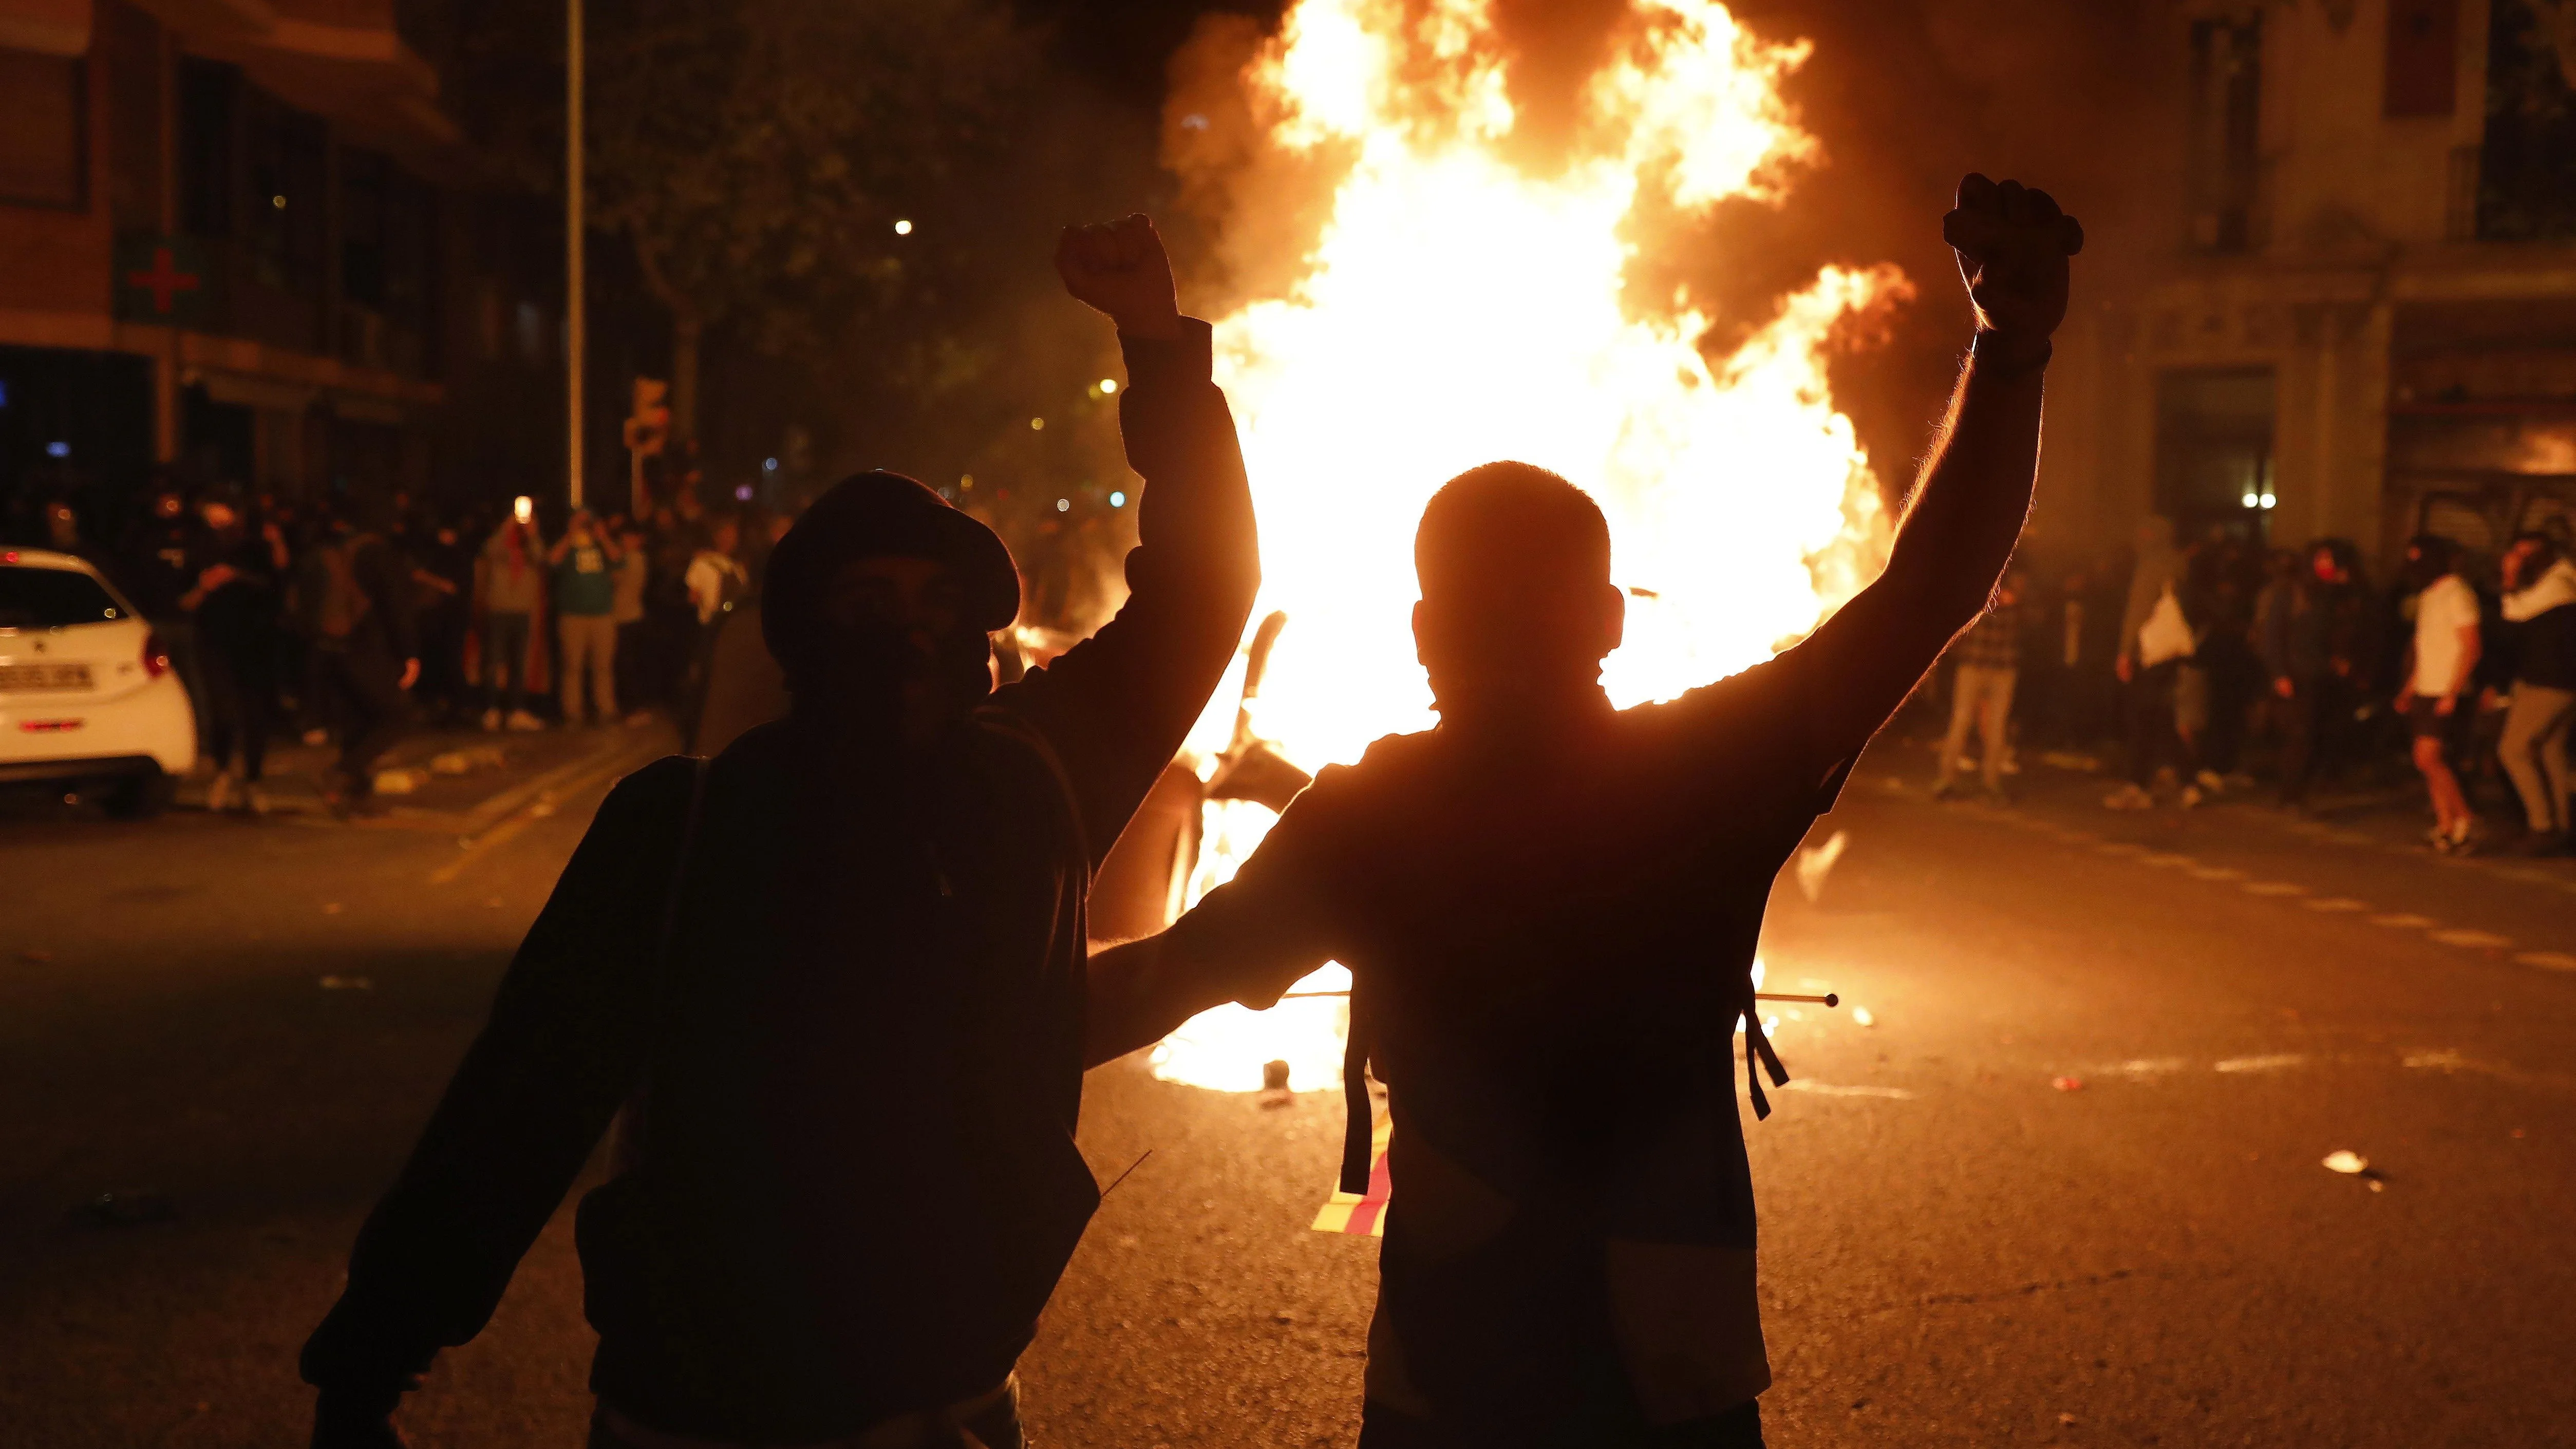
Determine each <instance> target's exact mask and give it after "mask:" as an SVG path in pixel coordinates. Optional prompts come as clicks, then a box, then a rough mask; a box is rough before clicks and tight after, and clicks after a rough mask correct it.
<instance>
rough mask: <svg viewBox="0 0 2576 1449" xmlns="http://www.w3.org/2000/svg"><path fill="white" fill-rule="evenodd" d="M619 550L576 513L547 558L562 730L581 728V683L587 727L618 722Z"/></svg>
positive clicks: (594, 519) (583, 512) (585, 514)
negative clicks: (586, 688)
mask: <svg viewBox="0 0 2576 1449" xmlns="http://www.w3.org/2000/svg"><path fill="white" fill-rule="evenodd" d="M624 556H625V555H624V550H623V549H621V548H620V547H619V546H618V543H617V540H616V539H615V538H613V537H611V536H610V535H609V533H608V531H607V530H606V529H604V528H602V527H600V524H599V518H598V516H597V515H595V514H593V513H592V512H591V511H590V510H589V509H587V508H582V509H576V510H574V512H573V515H572V522H571V524H570V525H568V526H567V527H566V528H565V529H564V536H563V537H561V538H559V539H556V540H555V546H554V547H553V548H552V549H550V550H548V551H547V553H546V562H547V564H548V565H549V566H551V567H552V568H553V570H554V576H555V639H556V642H557V643H558V644H559V645H560V646H561V647H560V648H559V649H558V650H557V652H556V655H555V675H556V678H557V679H559V680H560V681H561V682H562V685H563V722H564V728H566V729H573V728H576V727H578V726H579V725H580V724H581V723H582V718H583V716H582V698H581V687H582V681H583V680H584V679H587V680H588V681H589V682H590V715H589V719H590V722H591V723H593V724H603V725H605V724H615V723H616V722H617V718H618V715H617V565H618V561H619V560H620V559H621V558H623V557H624Z"/></svg>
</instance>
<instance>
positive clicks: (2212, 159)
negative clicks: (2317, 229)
mask: <svg viewBox="0 0 2576 1449" xmlns="http://www.w3.org/2000/svg"><path fill="white" fill-rule="evenodd" d="M2262 81H2263V20H2262V17H2261V16H2260V15H2259V14H2258V15H2247V16H2243V17H2231V18H2227V19H2217V20H2196V21H2193V22H2192V26H2191V96H2190V106H2191V110H2190V122H2189V132H2188V144H2189V146H2190V156H2189V179H2188V182H2187V185H2188V187H2189V196H2190V208H2191V211H2190V217H2191V231H2190V243H2191V245H2192V246H2194V247H2196V248H2198V249H2200V250H2202V251H2213V252H2241V251H2244V250H2245V249H2246V248H2248V247H2250V246H2252V245H2253V244H2254V200H2255V187H2256V184H2257V182H2258V181H2259V179H2260V174H2261V173H2260V168H2259V162H2260V159H2261V158H2260V155H2259V151H2258V147H2259V146H2260V144H2261V121H2262Z"/></svg>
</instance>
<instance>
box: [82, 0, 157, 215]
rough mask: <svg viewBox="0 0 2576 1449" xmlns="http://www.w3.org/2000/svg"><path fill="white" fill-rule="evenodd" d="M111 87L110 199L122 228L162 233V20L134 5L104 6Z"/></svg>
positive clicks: (103, 49) (102, 52)
mask: <svg viewBox="0 0 2576 1449" xmlns="http://www.w3.org/2000/svg"><path fill="white" fill-rule="evenodd" d="M97 14H98V49H99V62H100V64H101V66H102V67H103V68H104V69H105V71H106V73H107V74H106V77H105V79H104V80H103V81H102V82H101V83H102V84H103V85H105V86H106V87H107V108H106V109H107V122H106V137H107V168H108V170H107V199H108V210H109V212H110V213H111V214H112V216H113V218H114V220H115V224H116V229H117V230H118V231H120V232H137V231H148V232H154V233H158V232H162V231H166V230H168V229H169V227H170V225H171V222H170V220H169V218H167V217H164V216H163V215H162V214H161V114H162V112H161V107H162V99H161V24H160V22H159V21H157V20H154V19H153V18H152V17H151V16H149V15H147V14H145V13H144V12H142V11H140V10H137V9H135V8H134V7H133V6H131V5H102V6H100V7H99V8H98V12H97Z"/></svg>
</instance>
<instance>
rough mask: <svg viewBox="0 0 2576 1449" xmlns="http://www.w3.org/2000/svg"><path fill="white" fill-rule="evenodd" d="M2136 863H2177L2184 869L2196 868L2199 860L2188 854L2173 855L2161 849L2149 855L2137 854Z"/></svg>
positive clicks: (2153, 864) (2174, 864)
mask: <svg viewBox="0 0 2576 1449" xmlns="http://www.w3.org/2000/svg"><path fill="white" fill-rule="evenodd" d="M2138 863H2139V864H2140V865H2152V866H2158V867H2171V866H2177V865H2178V866H2181V867H2183V868H2184V869H2186V870H2188V869H2193V868H2196V867H2198V866H2199V864H2200V862H2199V861H2196V860H2194V859H2192V858H2191V857H2190V856H2188V855H2174V854H2169V853H2166V852H2162V851H2159V852H2156V853H2154V854H2150V855H2142V856H2139V857H2138Z"/></svg>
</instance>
